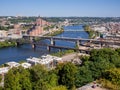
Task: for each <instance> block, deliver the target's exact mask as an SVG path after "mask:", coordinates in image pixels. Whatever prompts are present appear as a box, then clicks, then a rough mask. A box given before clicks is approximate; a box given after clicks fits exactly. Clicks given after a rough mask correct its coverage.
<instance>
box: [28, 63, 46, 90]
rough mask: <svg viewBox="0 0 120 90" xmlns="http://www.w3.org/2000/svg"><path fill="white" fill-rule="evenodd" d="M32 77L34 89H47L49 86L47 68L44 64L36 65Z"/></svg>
mask: <svg viewBox="0 0 120 90" xmlns="http://www.w3.org/2000/svg"><path fill="white" fill-rule="evenodd" d="M30 73H31V79H32V82H33V89H35V90H46V89H47V87H48V83H47V75H48V72H47V70H46V68H45V67H44V66H42V65H36V66H34V67H33V68H32V69H31V70H30Z"/></svg>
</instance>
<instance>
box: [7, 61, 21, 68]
mask: <svg viewBox="0 0 120 90" xmlns="http://www.w3.org/2000/svg"><path fill="white" fill-rule="evenodd" d="M6 64H7V65H8V66H10V68H12V67H18V66H20V64H19V63H17V62H14V61H11V62H7V63H6Z"/></svg>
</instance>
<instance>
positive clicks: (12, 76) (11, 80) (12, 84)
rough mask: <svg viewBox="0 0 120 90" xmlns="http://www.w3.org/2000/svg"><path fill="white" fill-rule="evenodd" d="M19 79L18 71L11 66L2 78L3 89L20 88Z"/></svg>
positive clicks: (14, 89) (15, 89) (12, 89)
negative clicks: (3, 78)
mask: <svg viewBox="0 0 120 90" xmlns="http://www.w3.org/2000/svg"><path fill="white" fill-rule="evenodd" d="M19 81H20V73H19V72H17V69H16V68H13V69H11V70H9V72H8V73H7V74H6V75H5V80H4V88H5V90H21V86H20V84H19Z"/></svg>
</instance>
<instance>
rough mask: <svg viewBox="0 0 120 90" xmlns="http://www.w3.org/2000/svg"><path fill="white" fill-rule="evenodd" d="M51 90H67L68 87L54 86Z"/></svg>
mask: <svg viewBox="0 0 120 90" xmlns="http://www.w3.org/2000/svg"><path fill="white" fill-rule="evenodd" d="M50 90H67V88H66V87H65V86H56V87H52V88H51V89H50Z"/></svg>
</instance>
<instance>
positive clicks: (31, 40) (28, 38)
mask: <svg viewBox="0 0 120 90" xmlns="http://www.w3.org/2000/svg"><path fill="white" fill-rule="evenodd" d="M35 38H39V39H48V40H50V44H40V43H39V42H38V41H35ZM57 40H62V41H70V42H74V43H75V45H76V46H77V48H75V47H74V48H71V47H67V46H56V45H55V42H56V41H57ZM22 41H24V42H25V43H31V44H32V48H36V45H38V46H39V45H43V46H47V50H49V51H50V50H51V48H59V49H71V50H76V51H85V52H87V51H88V52H89V51H90V50H87V49H86V50H85V49H84V50H83V49H80V47H81V44H82V42H90V43H92V44H99V45H101V47H103V45H106V46H107V45H120V41H119V40H107V39H84V38H69V37H56V36H28V35H26V36H23V39H22V40H17V44H18V45H19V44H20V43H21V42H22Z"/></svg>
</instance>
